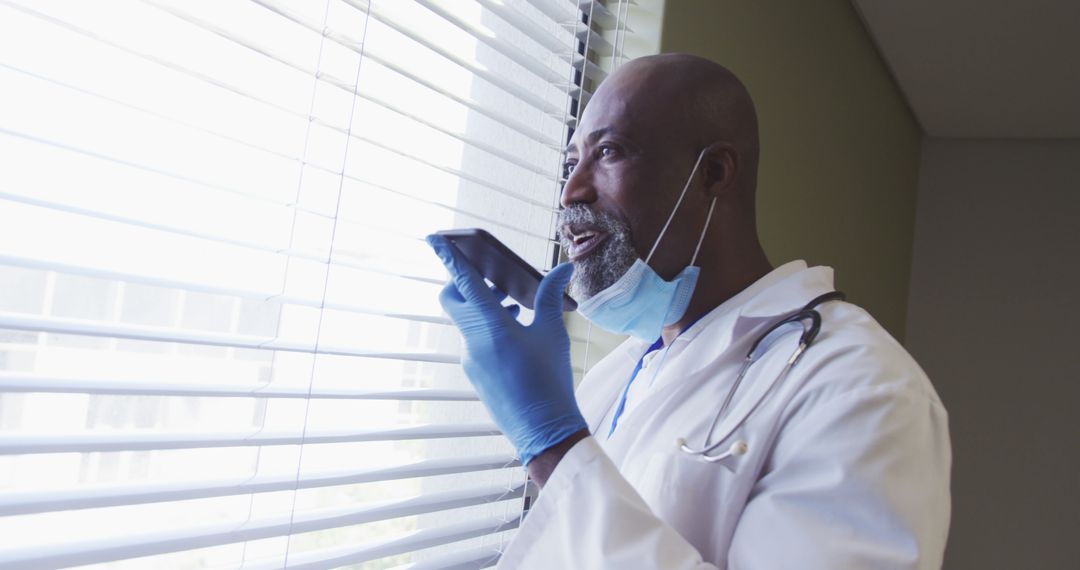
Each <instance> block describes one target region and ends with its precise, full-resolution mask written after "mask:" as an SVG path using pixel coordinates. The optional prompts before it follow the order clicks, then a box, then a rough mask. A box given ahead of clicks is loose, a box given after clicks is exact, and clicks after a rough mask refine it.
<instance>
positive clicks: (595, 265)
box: [558, 204, 638, 303]
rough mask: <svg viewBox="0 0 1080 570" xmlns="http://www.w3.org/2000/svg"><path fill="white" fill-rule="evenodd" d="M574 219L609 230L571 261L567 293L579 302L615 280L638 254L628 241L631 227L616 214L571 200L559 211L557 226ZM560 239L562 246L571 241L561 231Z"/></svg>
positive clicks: (577, 221)
mask: <svg viewBox="0 0 1080 570" xmlns="http://www.w3.org/2000/svg"><path fill="white" fill-rule="evenodd" d="M576 223H588V224H593V225H595V226H596V227H598V228H600V230H602V231H604V232H606V233H607V234H608V237H607V240H606V241H605V242H604V243H602V244H600V245H599V246H598V248H597V249H596V250H593V251H592V252H591V253H590V254H589V255H587V256H585V257H584V258H583V259H580V260H578V261H575V262H574V276H573V277H572V278H571V279H570V287H569V293H570V296H571V297H573V299H574V300H575V301H577V302H579V303H580V302H582V301H585V300H587V299H589V298H590V297H592V296H593V295H596V294H597V293H599V292H600V291H603V290H604V289H607V288H608V287H610V286H612V285H613V284H614V283H615V282H616V281H618V280H619V278H621V277H622V276H623V275H624V274H626V272H627V271H629V270H630V267H631V266H632V265H634V262H635V261H637V259H638V254H637V251H636V250H634V246H633V245H632V244H631V242H630V227H629V226H627V225H626V224H624V223H622V221H620V220H619V219H618V218H616V217H615V216H612V215H611V214H606V213H599V214H598V213H595V212H593V211H592V210H590V209H588V208H587V207H586V206H585V205H583V204H574V205H572V206H570V207H569V208H566V209H565V210H563V211H562V212H560V213H559V224H558V227H559V228H563V227H565V226H566V224H576ZM559 241H560V243H561V244H562V246H563V249H566V248H568V247H569V246H570V244H571V241H570V240H569V239H568V237H567V236H565V235H560V236H559Z"/></svg>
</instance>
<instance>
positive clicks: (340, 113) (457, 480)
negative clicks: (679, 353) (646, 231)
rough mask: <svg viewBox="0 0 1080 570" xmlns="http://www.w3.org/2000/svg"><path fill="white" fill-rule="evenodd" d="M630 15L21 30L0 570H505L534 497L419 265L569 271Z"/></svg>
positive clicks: (219, 7)
mask: <svg viewBox="0 0 1080 570" xmlns="http://www.w3.org/2000/svg"><path fill="white" fill-rule="evenodd" d="M627 4H629V1H628V2H627ZM623 8H624V6H623V3H622V2H617V1H615V0H609V2H608V3H606V4H605V3H601V2H599V1H597V0H531V1H527V0H375V1H373V2H372V1H365V0H213V1H211V0H102V1H97V2H86V1H79V0H67V1H62V0H47V1H35V0H0V537H2V538H0V568H35V569H36V568H51V567H72V566H87V567H95V568H239V567H243V568H283V567H287V568H330V567H340V566H350V567H362V568H391V567H394V568H406V567H407V568H413V569H420V568H431V569H434V568H476V567H486V566H490V565H492V564H494V563H495V562H496V561H497V559H498V555H499V553H500V551H501V549H502V548H503V547H504V546H505V544H506V542H507V541H508V540H509V538H510V537H511V536H512V535H513V532H514V529H515V528H516V526H517V524H518V523H519V520H520V516H521V514H522V512H523V506H524V503H525V496H526V494H527V493H526V491H525V489H526V481H525V474H524V472H523V470H522V469H521V468H520V466H519V465H518V464H517V462H516V461H515V459H514V456H513V449H512V448H511V447H510V445H509V444H508V443H507V442H506V441H505V439H504V438H503V437H502V436H501V435H499V434H498V432H497V430H496V428H495V427H494V426H493V425H492V424H491V422H490V419H489V417H488V416H487V414H486V412H485V410H484V409H483V406H482V404H481V403H480V402H479V401H477V399H476V396H475V394H474V393H473V391H472V390H471V388H470V386H469V384H468V382H467V380H466V379H465V378H464V376H463V374H462V372H461V370H460V366H459V365H458V360H459V357H458V353H459V349H460V346H459V344H460V340H459V337H458V335H457V333H456V331H455V329H454V328H453V327H452V326H451V325H450V323H449V322H448V320H447V319H446V317H445V316H444V315H442V314H441V310H440V308H439V306H438V303H437V294H438V291H439V289H440V287H441V285H442V283H443V282H444V281H445V272H444V271H443V270H442V268H441V265H440V264H439V263H438V260H437V259H436V258H435V257H434V255H433V254H432V253H431V252H430V250H429V249H428V248H427V246H426V245H425V244H424V242H423V240H422V238H423V236H424V235H426V234H428V233H430V232H433V231H435V230H438V229H445V228H452V227H483V228H485V229H487V230H488V231H490V232H492V233H493V234H495V235H496V236H497V237H499V238H500V239H501V240H502V241H504V242H505V243H507V244H508V245H509V246H510V247H511V248H512V249H514V250H515V251H517V252H518V253H519V254H521V255H522V256H523V257H525V258H526V259H527V260H528V261H529V262H530V263H532V264H533V265H535V266H536V267H538V268H540V269H543V270H546V269H548V268H550V267H551V265H552V263H553V261H554V260H557V259H558V250H557V247H556V244H555V242H554V241H553V236H554V227H553V222H554V212H555V210H556V208H557V196H558V193H559V189H560V183H561V182H560V180H559V177H560V163H561V150H562V148H563V146H564V145H565V144H566V141H567V138H568V136H569V135H570V133H571V132H572V128H573V126H574V124H575V116H576V115H577V114H578V111H579V109H580V108H581V107H582V106H583V104H584V102H585V101H586V100H587V98H588V90H587V89H588V88H590V87H591V86H593V85H595V84H596V83H598V82H599V81H601V80H602V79H603V77H604V72H603V71H602V70H601V66H600V65H598V64H597V62H600V61H601V60H603V58H605V57H611V58H612V59H615V56H616V55H618V54H621V51H620V46H619V44H620V37H621V36H620V33H622V32H623V29H624V28H620V25H619V22H621V21H624V20H623V19H622V18H620V15H621V14H622V13H623V12H621V10H622V9H623ZM605 29H606V30H607V31H606V32H605V33H601V32H602V31H604V30H605ZM526 318H528V316H527V315H526ZM574 342H575V344H576V345H578V346H580V345H581V344H582V343H583V342H585V341H584V339H581V338H575V339H574ZM577 372H578V373H580V372H581V370H580V369H579V370H577Z"/></svg>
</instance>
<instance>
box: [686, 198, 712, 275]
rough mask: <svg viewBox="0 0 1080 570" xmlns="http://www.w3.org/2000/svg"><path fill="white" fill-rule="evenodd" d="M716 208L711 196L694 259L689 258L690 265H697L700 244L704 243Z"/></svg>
mask: <svg viewBox="0 0 1080 570" xmlns="http://www.w3.org/2000/svg"><path fill="white" fill-rule="evenodd" d="M715 207H716V196H713V198H712V202H709V213H708V214H707V215H706V216H705V227H704V228H701V237H699V238H698V240H697V247H695V248H694V257H691V258H690V265H694V264H695V263H697V254H698V252H699V251H701V244H702V243H703V242H704V241H705V234H706V233H707V232H708V231H709V222H710V221H711V220H712V211H713V208H715Z"/></svg>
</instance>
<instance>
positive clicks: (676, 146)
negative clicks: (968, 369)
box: [429, 54, 950, 570]
mask: <svg viewBox="0 0 1080 570" xmlns="http://www.w3.org/2000/svg"><path fill="white" fill-rule="evenodd" d="M757 137H758V134H757V119H756V115H755V111H754V106H753V103H752V101H751V99H750V96H749V94H748V93H747V91H746V89H745V87H744V86H743V85H742V83H740V82H739V80H738V79H737V78H736V77H735V76H734V75H733V74H732V73H731V72H730V71H728V70H726V69H724V68H723V67H721V66H719V65H717V64H715V63H712V62H710V61H707V60H704V59H701V58H697V57H692V56H687V55H678V54H669V55H661V56H655V57H648V58H642V59H638V60H635V61H632V62H630V63H628V64H626V65H624V66H623V67H622V68H620V69H619V70H618V71H616V72H615V73H613V74H612V75H611V76H610V77H609V78H608V80H607V81H605V82H604V83H603V85H601V86H600V88H599V89H598V90H597V92H596V94H595V96H594V97H593V99H592V101H591V102H590V104H589V106H588V108H587V109H586V110H585V112H584V115H583V117H582V119H581V123H580V125H579V127H578V129H577V130H576V131H575V132H574V135H573V138H572V140H571V143H570V146H569V148H568V149H567V152H566V165H565V166H566V173H567V175H568V179H567V182H566V185H565V187H564V189H563V194H562V206H563V211H562V213H561V216H560V222H559V227H560V237H561V240H562V243H563V246H564V248H565V252H566V253H567V256H568V258H569V260H570V262H571V263H566V264H563V265H560V266H558V267H556V268H555V269H553V270H552V271H551V272H549V274H548V275H547V276H546V277H545V278H544V280H543V281H542V282H541V285H540V289H539V291H538V293H537V298H536V300H535V304H536V312H535V316H534V319H533V322H532V323H530V324H529V325H527V326H526V325H522V324H520V323H518V322H517V320H516V319H515V316H516V309H509V310H508V309H506V308H504V307H502V306H501V301H502V299H503V297H504V295H502V294H500V293H499V292H498V291H496V290H492V289H489V288H488V287H487V286H486V285H485V284H484V282H483V279H482V277H480V276H479V275H478V274H477V273H476V271H475V269H474V268H472V266H470V265H469V264H468V262H467V261H466V260H465V259H464V258H463V257H462V256H461V255H460V253H459V252H457V251H456V250H454V248H453V247H452V246H450V245H449V244H448V243H447V242H445V241H443V240H440V239H439V238H430V239H429V242H430V243H431V244H432V246H433V247H434V248H435V250H436V252H437V253H438V254H439V256H440V258H442V259H443V261H444V263H446V265H447V268H448V269H449V271H450V273H451V277H452V279H451V282H450V283H449V284H448V285H447V287H446V288H445V289H444V291H443V294H442V296H441V302H442V304H443V307H444V308H445V309H446V311H447V313H448V314H449V315H450V316H451V318H452V319H453V320H454V322H455V323H456V324H457V325H458V327H459V328H460V329H461V331H462V335H463V337H464V339H465V355H464V357H463V365H464V367H465V371H466V373H467V375H468V376H469V378H470V380H471V381H472V382H473V384H474V385H475V386H476V388H477V391H478V393H479V394H480V397H481V399H482V400H483V401H484V403H485V404H486V405H487V407H488V409H489V411H490V412H491V414H492V416H493V418H494V419H495V421H496V423H497V424H498V425H499V427H500V428H501V429H502V431H503V433H505V434H506V435H507V437H508V438H509V439H510V441H511V442H512V443H514V445H515V446H516V448H517V449H518V451H519V453H520V455H521V458H522V461H523V463H525V464H526V466H527V468H528V472H529V474H530V476H531V478H532V480H534V481H536V482H537V483H538V484H539V485H540V486H541V487H542V491H541V494H540V497H539V499H538V501H537V502H536V503H535V504H534V506H533V508H532V509H531V510H530V512H529V514H528V516H527V517H526V519H525V522H524V523H523V525H522V527H521V529H520V530H519V532H518V534H517V536H516V538H515V539H514V541H513V542H512V544H511V545H510V547H509V549H508V550H507V551H506V552H505V553H504V555H503V557H502V559H501V561H500V567H501V568H581V569H586V568H587V569H594V568H665V569H667V568H732V569H787V568H800V569H805V568H815V569H816V568H820V569H834V570H835V569H846V568H851V569H856V568H868V569H869V568H873V569H884V568H897V569H900V568H903V569H910V568H920V569H921V568H939V567H940V566H941V560H942V555H943V551H944V545H945V538H946V534H947V529H948V521H949V469H950V447H949V439H948V431H947V418H946V413H945V410H944V408H943V407H942V405H941V402H940V400H939V399H938V397H937V394H936V393H935V392H934V389H933V387H932V386H931V384H930V382H929V381H928V379H927V378H926V376H925V374H924V373H923V372H922V370H921V369H920V368H919V367H918V365H917V364H916V363H915V362H914V361H913V360H912V359H911V357H910V356H909V355H908V354H907V353H906V352H905V351H904V349H903V348H902V347H901V346H900V345H899V344H898V343H897V342H896V341H895V340H894V339H892V338H891V337H890V336H889V335H888V333H886V332H885V330H884V329H882V327H881V326H880V325H879V324H878V323H877V322H876V321H874V319H873V318H872V317H871V316H870V315H869V314H867V313H866V312H865V311H863V310H862V309H860V308H859V307H857V306H855V305H852V304H849V303H846V302H843V301H842V300H840V299H841V298H842V297H841V296H840V295H838V294H836V293H835V292H834V291H833V283H832V270H831V269H830V268H827V267H807V265H806V264H805V263H804V262H802V261H793V262H789V263H787V264H785V265H782V266H780V267H777V268H773V266H772V265H771V264H770V263H769V260H768V259H767V257H766V255H765V253H764V251H763V250H762V247H761V245H760V242H759V240H758V235H757V228H756V223H755V213H754V191H755V187H756V181H757V163H758V138H757ZM824 223H828V222H827V221H825V222H824ZM567 285H569V292H570V294H571V295H572V296H573V297H574V298H575V299H576V300H578V302H579V311H580V312H581V313H582V314H583V315H584V316H585V317H586V318H588V319H590V320H591V321H592V322H593V323H594V324H595V325H598V326H601V327H604V328H606V329H608V330H612V331H613V332H617V333H621V334H626V335H628V336H629V337H630V338H629V339H628V340H627V341H626V342H625V343H624V344H622V345H621V346H619V347H618V348H616V349H615V350H614V351H613V352H612V353H611V354H610V355H608V356H607V357H606V358H604V359H603V360H602V361H601V362H599V363H598V364H596V365H595V366H594V367H593V368H592V369H591V370H590V371H589V374H588V375H587V376H586V377H585V379H584V380H583V382H582V385H581V386H580V388H579V389H578V391H577V392H576V394H575V393H574V391H573V387H572V383H573V380H572V374H571V372H570V370H571V369H570V361H569V339H568V338H567V334H566V330H565V327H564V326H563V324H562V319H561V299H560V295H561V292H562V291H563V289H564V288H565V287H566V286H567ZM811 309H812V310H813V311H816V312H812V311H811ZM793 315H798V316H796V317H795V318H791V317H792V316H793ZM784 321H788V322H786V323H785V324H781V325H779V326H777V323H782V322H784ZM815 331H816V332H817V334H816V338H815V337H814V335H813V332H815ZM801 344H812V346H805V347H800V345H801ZM803 348H805V351H803V350H802V349H803Z"/></svg>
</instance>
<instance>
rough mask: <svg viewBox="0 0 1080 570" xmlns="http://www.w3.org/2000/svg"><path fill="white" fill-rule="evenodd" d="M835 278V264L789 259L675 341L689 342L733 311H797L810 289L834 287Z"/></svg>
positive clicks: (760, 314)
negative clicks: (808, 263) (808, 262)
mask: <svg viewBox="0 0 1080 570" xmlns="http://www.w3.org/2000/svg"><path fill="white" fill-rule="evenodd" d="M832 278H833V270H832V268H831V267H812V268H808V267H807V265H806V262H805V261H803V260H801V259H798V260H795V261H789V262H788V263H785V264H783V265H781V266H780V267H777V268H776V269H773V270H772V271H770V272H769V273H767V274H765V276H764V277H762V278H761V279H758V280H757V281H755V282H754V283H752V284H751V285H750V286H749V287H747V288H746V289H743V290H742V291H740V292H739V293H737V294H735V296H733V297H731V298H730V299H728V300H727V301H724V302H723V303H721V304H720V305H719V306H718V307H716V308H715V309H713V310H712V311H710V312H709V314H707V315H705V316H704V317H702V318H701V319H699V320H698V322H696V323H694V325H693V326H692V327H690V328H689V329H687V330H686V331H684V332H683V334H681V335H679V336H678V337H677V338H676V339H675V341H676V342H680V341H681V342H689V341H691V340H693V339H694V338H695V337H696V336H697V335H698V334H699V333H701V331H704V330H705V329H707V328H709V325H710V324H712V323H714V322H716V321H718V320H721V319H724V317H726V316H728V315H731V314H735V315H736V317H737V319H743V318H773V317H777V316H779V315H784V314H787V313H790V312H794V311H795V310H796V309H798V308H800V307H802V306H803V305H805V304H806V302H807V301H809V300H810V299H811V298H812V297H814V296H815V295H810V296H807V295H808V292H811V291H817V290H818V289H821V288H822V287H827V288H828V290H830V291H831V290H832V280H833V279H832ZM804 297H805V299H804Z"/></svg>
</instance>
